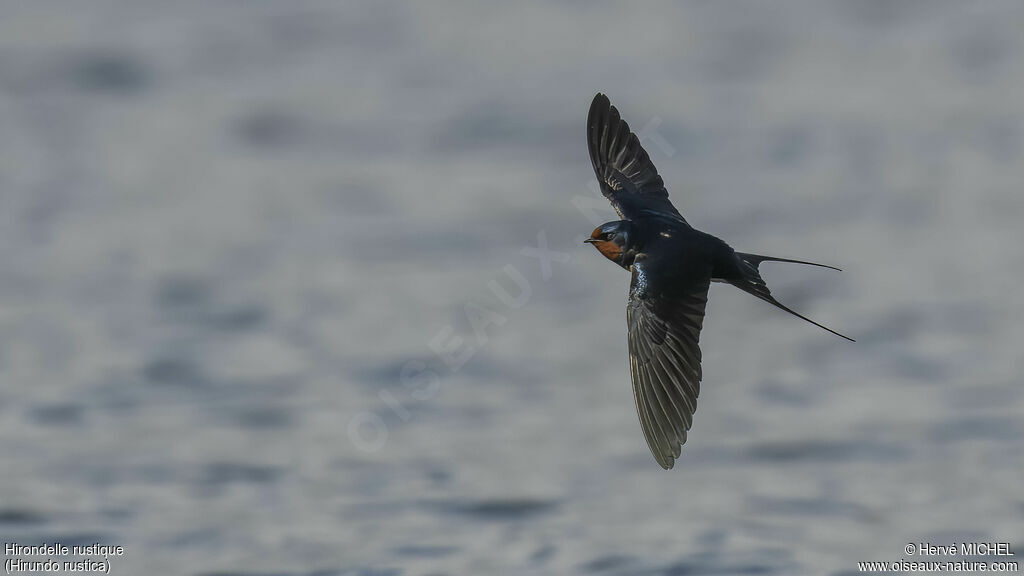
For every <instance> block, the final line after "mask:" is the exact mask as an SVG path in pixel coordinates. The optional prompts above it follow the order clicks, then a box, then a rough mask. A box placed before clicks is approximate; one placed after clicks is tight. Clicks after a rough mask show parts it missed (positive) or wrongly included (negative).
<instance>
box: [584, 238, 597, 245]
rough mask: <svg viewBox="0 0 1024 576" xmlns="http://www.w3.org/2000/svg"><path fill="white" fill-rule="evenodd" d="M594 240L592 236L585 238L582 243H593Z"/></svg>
mask: <svg viewBox="0 0 1024 576" xmlns="http://www.w3.org/2000/svg"><path fill="white" fill-rule="evenodd" d="M594 242H597V240H594V239H593V238H587V239H586V240H584V241H583V243H584V244H593V243H594Z"/></svg>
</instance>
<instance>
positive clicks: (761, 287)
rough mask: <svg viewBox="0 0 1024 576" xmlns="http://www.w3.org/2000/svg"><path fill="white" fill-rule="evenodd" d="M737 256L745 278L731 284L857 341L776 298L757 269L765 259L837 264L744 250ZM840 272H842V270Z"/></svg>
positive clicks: (799, 316) (837, 334) (821, 265)
mask: <svg viewBox="0 0 1024 576" xmlns="http://www.w3.org/2000/svg"><path fill="white" fill-rule="evenodd" d="M736 256H737V257H738V258H739V260H740V270H741V272H742V273H743V278H741V279H738V280H729V283H730V284H732V285H733V286H735V287H737V288H739V289H740V290H743V291H744V292H749V293H750V294H753V295H754V296H757V297H758V298H760V299H761V300H764V301H765V302H770V303H771V304H774V305H775V306H778V307H779V308H781V309H783V310H785V311H786V312H789V313H790V314H792V315H794V316H796V317H797V318H803V319H804V320H806V321H808V322H810V323H811V324H814V325H815V326H817V327H818V328H822V329H824V330H828V331H829V332H831V333H833V334H835V335H836V336H839V337H842V338H846V339H847V340H849V341H850V342H856V340H854V339H853V338H850V337H849V336H844V335H842V334H840V333H839V332H836V331H835V330H833V329H831V328H829V327H828V326H823V325H821V324H818V323H817V322H815V321H814V320H811V319H810V318H808V317H807V316H804V315H803V314H800V313H799V312H796V311H794V310H792V309H790V308H787V307H786V306H785V305H783V304H782V303H781V302H779V301H778V300H776V299H775V297H774V296H772V293H771V291H770V290H768V286H767V285H766V284H765V283H764V279H763V278H761V273H760V272H758V271H757V266H758V265H759V264H760V263H761V262H765V261H768V262H792V263H794V264H807V265H810V266H820V267H822V268H831V269H832V270H839V268H836V267H835V266H826V265H825V264H816V263H814V262H805V261H803V260H789V259H787V258H773V257H772V256H760V255H758V254H746V253H744V252H737V253H736ZM840 272H842V270H840Z"/></svg>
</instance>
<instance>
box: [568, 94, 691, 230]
mask: <svg viewBox="0 0 1024 576" xmlns="http://www.w3.org/2000/svg"><path fill="white" fill-rule="evenodd" d="M587 147H588V148H589V149H590V161H591V163H592V164H593V165H594V172H595V173H596V174H597V179H598V181H599V182H600V183H601V192H602V193H603V194H604V196H605V198H607V199H608V200H609V201H610V202H611V203H612V207H613V208H615V211H616V212H618V213H619V216H620V217H621V218H624V219H626V220H633V219H636V218H639V217H641V216H651V215H663V216H669V217H672V218H676V219H679V220H683V217H682V215H681V214H679V211H678V210H676V209H675V207H674V206H672V202H670V201H669V199H668V191H667V190H665V183H664V181H662V179H661V176H659V175H658V169H657V168H655V167H654V164H653V163H652V162H651V159H650V157H648V156H647V152H646V151H644V149H643V146H641V145H640V139H639V138H637V136H636V134H634V133H632V132H630V130H629V124H627V123H626V121H625V120H622V119H621V118H620V117H619V111H618V110H616V109H615V106H612V104H611V102H610V101H609V100H608V97H607V96H605V95H604V94H598V95H597V96H594V101H593V102H591V104H590V114H589V115H588V116H587ZM683 222H685V220H683Z"/></svg>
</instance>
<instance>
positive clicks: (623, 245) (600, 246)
mask: <svg viewBox="0 0 1024 576" xmlns="http://www.w3.org/2000/svg"><path fill="white" fill-rule="evenodd" d="M632 229H633V225H632V223H630V222H629V221H628V220H618V221H615V222H608V223H606V224H602V225H600V226H598V227H597V228H594V231H593V232H591V233H590V238H587V239H586V240H584V242H586V243H587V244H593V245H594V248H597V251H598V252H600V253H601V254H602V255H604V257H605V258H607V259H609V260H611V261H612V262H615V263H616V264H618V265H619V266H622V267H623V268H626V269H629V267H630V265H631V264H632V263H633V257H634V256H635V252H634V251H633V250H631V249H630V233H631V232H632Z"/></svg>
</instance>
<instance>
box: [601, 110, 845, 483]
mask: <svg viewBox="0 0 1024 576" xmlns="http://www.w3.org/2000/svg"><path fill="white" fill-rule="evenodd" d="M587 147H588V148H589V149H590V161H591V163H592V164H593V165H594V172H595V173H596V174H597V180H598V181H599V182H600V184H601V192H602V193H603V194H604V196H605V198H607V199H608V200H609V201H610V202H611V204H612V207H613V208H614V209H615V211H616V212H617V213H618V214H619V217H620V218H622V219H621V220H618V221H615V222H608V223H607V224H602V225H601V226H598V227H597V228H595V229H594V231H593V232H592V233H591V235H590V238H588V239H586V240H584V242H587V243H590V244H592V245H593V246H594V247H595V248H597V250H598V251H599V252H600V253H601V254H602V255H604V257H605V258H607V259H609V260H611V261H612V262H615V263H616V264H618V265H619V266H621V267H623V268H624V269H626V270H629V271H630V272H631V273H632V275H633V279H632V282H631V283H630V286H629V303H628V304H627V306H626V324H627V326H628V330H629V338H628V348H629V371H630V376H631V378H632V380H633V398H634V400H635V402H636V411H637V413H638V414H639V416H640V425H641V427H642V428H643V431H644V437H645V438H646V439H647V445H648V447H650V449H651V453H652V454H654V459H655V460H657V461H658V464H660V465H661V467H662V468H664V469H666V470H668V469H670V468H672V465H673V464H674V463H675V460H676V458H678V457H679V451H680V448H681V447H682V445H683V444H685V443H686V433H687V431H688V430H689V429H690V426H691V424H692V423H693V413H694V411H695V410H696V409H697V395H698V394H699V393H700V381H701V368H700V359H701V354H700V346H699V340H700V330H701V327H702V326H703V323H704V306H705V304H706V303H707V299H708V296H707V295H708V288H709V287H710V283H711V282H725V283H727V284H732V285H733V286H735V287H737V288H739V289H740V290H743V291H745V292H749V293H750V294H753V295H754V296H757V297H758V298H760V299H761V300H764V301H766V302H770V303H771V304H773V305H775V306H777V307H779V308H781V309H783V310H785V311H786V312H789V313H790V314H793V315H794V316H797V317H800V318H803V319H804V320H806V321H808V322H810V323H811V324H814V325H815V326H818V327H819V328H824V329H825V330H828V331H829V332H831V333H833V334H835V335H837V336H840V337H842V338H846V339H847V340H850V341H851V342H852V341H853V339H852V338H849V337H847V336H843V335H842V334H840V333H838V332H836V331H834V330H832V329H830V328H827V327H825V326H822V325H821V324H818V323H817V322H815V321H814V320H811V319H810V318H807V317H806V316H803V315H801V314H799V313H797V312H795V311H793V310H791V309H789V308H787V307H786V306H784V305H783V304H782V303H780V302H779V301H778V300H776V299H775V298H774V297H773V296H772V293H771V292H770V291H769V290H768V286H766V285H765V282H764V280H763V279H762V278H761V274H760V273H759V272H758V265H759V264H761V262H766V261H771V262H792V263H795V264H808V265H811V266H820V267H823V268H831V269H833V270H839V268H835V267H834V266H826V265H824V264H815V263H814V262H805V261H803V260H790V259H787V258H774V257H771V256H760V255H757V254H747V253H744V252H736V251H735V250H733V249H732V248H731V247H730V246H729V245H728V244H726V243H725V242H724V241H722V240H720V239H718V238H716V237H714V236H712V235H710V234H707V233H705V232H701V231H700V230H697V229H696V228H694V227H692V226H690V224H689V223H687V221H686V220H685V219H684V218H683V216H682V214H680V213H679V211H678V210H676V208H675V207H674V206H673V205H672V202H670V201H669V199H668V191H667V190H665V183H664V181H663V180H662V179H661V176H659V175H658V170H657V169H656V168H655V167H654V164H653V163H652V162H651V159H650V157H649V156H648V155H647V152H645V151H644V149H643V147H642V146H641V145H640V140H639V138H637V136H636V134H634V133H633V132H631V131H630V129H629V125H628V124H626V121H625V120H623V119H621V118H620V117H619V111H618V110H616V109H615V107H614V106H612V105H611V102H609V100H608V97H607V96H605V95H604V94H598V95H597V96H594V101H593V102H592V103H591V105H590V114H589V116H588V117H587Z"/></svg>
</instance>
